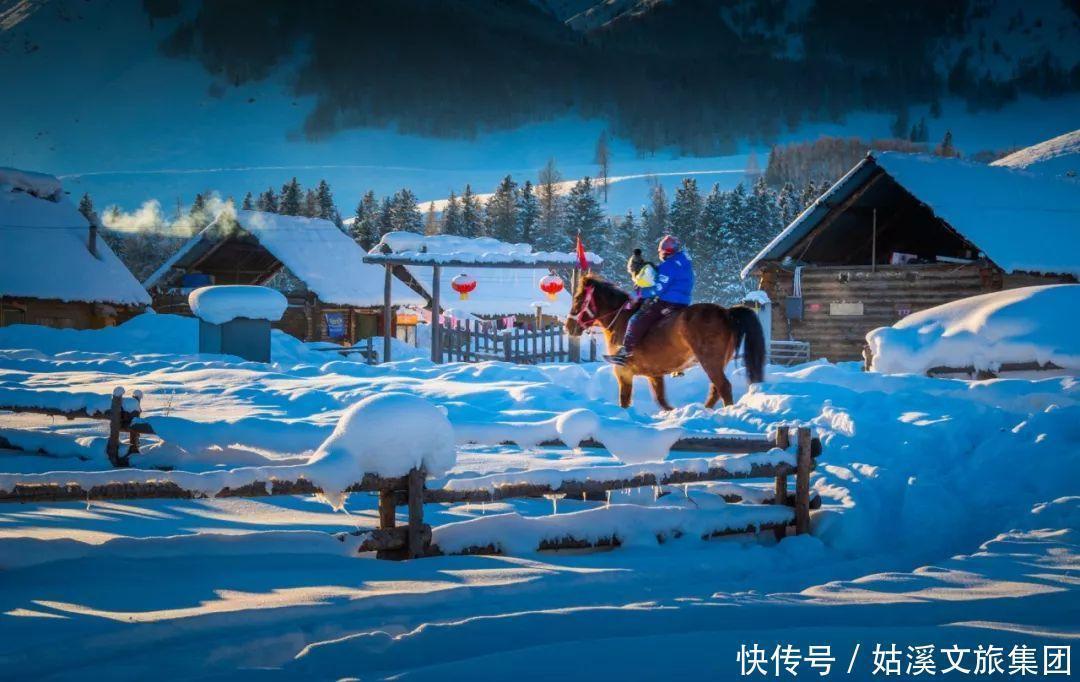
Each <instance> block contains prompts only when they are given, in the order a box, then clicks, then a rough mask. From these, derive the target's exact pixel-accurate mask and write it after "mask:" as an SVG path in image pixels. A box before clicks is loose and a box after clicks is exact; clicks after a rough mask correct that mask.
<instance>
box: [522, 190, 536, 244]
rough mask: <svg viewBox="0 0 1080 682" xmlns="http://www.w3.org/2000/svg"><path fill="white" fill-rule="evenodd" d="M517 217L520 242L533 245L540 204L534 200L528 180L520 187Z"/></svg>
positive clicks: (534, 194) (534, 193)
mask: <svg viewBox="0 0 1080 682" xmlns="http://www.w3.org/2000/svg"><path fill="white" fill-rule="evenodd" d="M517 215H518V234H519V235H521V241H523V242H525V243H526V244H534V245H535V240H536V227H537V221H539V220H540V202H539V201H538V200H537V198H536V192H535V191H533V184H532V181H530V180H526V181H525V184H524V185H522V186H521V194H520V195H519V196H518V207H517Z"/></svg>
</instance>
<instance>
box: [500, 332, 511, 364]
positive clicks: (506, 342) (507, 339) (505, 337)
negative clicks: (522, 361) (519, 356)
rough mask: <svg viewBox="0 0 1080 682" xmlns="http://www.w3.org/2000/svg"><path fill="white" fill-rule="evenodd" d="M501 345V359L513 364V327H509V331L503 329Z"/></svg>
mask: <svg viewBox="0 0 1080 682" xmlns="http://www.w3.org/2000/svg"><path fill="white" fill-rule="evenodd" d="M502 344H503V359H504V360H506V362H513V361H514V354H513V345H514V329H513V327H511V328H510V329H504V330H503V333H502Z"/></svg>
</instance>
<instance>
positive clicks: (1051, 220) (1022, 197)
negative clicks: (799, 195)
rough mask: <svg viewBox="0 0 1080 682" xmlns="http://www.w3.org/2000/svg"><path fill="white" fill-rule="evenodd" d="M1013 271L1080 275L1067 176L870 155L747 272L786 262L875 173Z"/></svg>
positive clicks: (1077, 206) (1073, 195) (1075, 197)
mask: <svg viewBox="0 0 1080 682" xmlns="http://www.w3.org/2000/svg"><path fill="white" fill-rule="evenodd" d="M878 168H880V169H881V170H883V171H885V173H886V174H887V175H889V176H890V177H891V178H892V179H893V180H895V181H896V182H897V183H898V184H899V185H901V186H902V187H903V188H904V189H905V190H907V191H908V192H910V193H911V195H912V196H914V197H915V198H916V199H917V200H919V201H920V202H922V203H923V204H925V205H926V206H927V207H928V208H929V209H930V211H931V212H932V213H933V214H934V215H935V216H937V217H938V218H940V219H941V220H943V221H944V222H945V223H947V224H948V225H949V226H950V227H951V228H952V229H954V230H955V231H956V232H957V233H959V234H960V235H961V236H963V237H964V238H965V239H966V240H967V241H969V242H971V243H972V244H974V245H975V246H976V247H977V248H979V249H980V250H981V251H982V252H983V253H984V254H985V255H986V257H987V258H989V259H990V260H991V261H993V262H994V263H995V264H997V265H998V267H1000V268H1001V269H1003V270H1005V271H1006V272H1040V273H1054V274H1071V275H1075V276H1080V229H1077V226H1078V225H1080V185H1078V184H1077V183H1074V182H1070V181H1069V180H1066V179H1063V178H1057V177H1053V176H1048V175H1038V174H1034V173H1027V172H1023V171H1018V170H1014V169H1011V168H1003V167H1000V166H987V165H983V164H976V163H970V162H967V161H962V160H959V159H948V158H941V157H936V156H926V155H923V154H900V153H896V152H884V153H881V154H878V155H876V156H874V155H868V156H867V157H866V158H865V159H863V160H862V161H860V162H859V163H858V164H857V165H856V166H855V167H854V168H852V169H851V170H850V171H848V172H847V174H846V175H844V177H842V178H840V180H838V181H837V182H836V184H834V185H833V186H832V187H830V188H829V189H828V190H827V191H826V192H825V193H824V194H822V195H821V196H820V197H818V199H817V200H816V201H815V202H814V203H813V204H811V205H810V206H809V207H807V209H806V210H805V211H803V212H802V213H801V214H800V215H799V216H798V217H797V218H796V219H795V220H794V221H792V223H791V224H790V225H788V226H787V228H786V229H784V230H783V231H782V232H781V233H780V234H779V235H777V236H776V238H775V239H773V240H772V241H771V242H770V243H769V245H768V246H766V247H765V248H764V249H762V251H761V253H759V254H758V255H757V256H755V257H754V259H753V260H751V261H750V262H749V263H748V264H747V265H746V267H745V268H743V270H742V276H743V277H746V276H747V275H749V274H750V273H751V272H752V271H753V269H754V268H755V267H756V266H757V265H758V263H760V262H761V261H765V260H780V259H782V258H784V257H785V256H787V255H788V252H789V250H790V249H791V248H792V247H793V246H795V244H797V243H798V242H799V241H800V240H801V239H802V238H803V237H804V236H806V235H807V234H808V233H809V232H810V231H811V230H813V229H814V228H815V227H816V226H817V225H818V224H819V223H820V221H821V220H822V219H823V218H824V217H825V215H826V214H828V212H829V211H830V210H831V209H832V208H833V207H834V206H836V205H837V204H838V203H840V202H842V201H844V200H845V199H846V198H848V197H849V196H851V195H852V194H853V193H854V192H855V191H856V190H857V189H858V188H859V187H860V186H861V185H862V184H863V183H864V182H865V181H866V180H867V179H869V178H870V177H871V175H872V174H873V173H874V171H875V170H876V169H878Z"/></svg>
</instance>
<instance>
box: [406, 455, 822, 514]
mask: <svg viewBox="0 0 1080 682" xmlns="http://www.w3.org/2000/svg"><path fill="white" fill-rule="evenodd" d="M807 452H809V450H808V451H807ZM810 467H811V468H813V459H812V458H811V460H810ZM795 473H796V468H795V467H794V466H792V465H790V464H753V465H751V467H750V468H749V470H746V471H742V470H739V471H730V470H728V469H725V468H724V467H719V466H718V467H710V468H709V469H708V470H707V471H678V470H676V471H672V472H669V473H667V474H664V475H663V476H661V477H660V478H659V479H657V477H656V475H655V474H653V473H644V474H638V475H636V476H633V477H631V478H625V479H612V480H595V479H584V480H564V481H562V482H561V484H560V485H559V486H558V487H555V488H553V487H552V486H551V485H549V484H547V483H517V484H507V485H502V486H495V487H490V486H488V487H484V488H474V489H465V490H445V489H439V490H428V491H427V493H426V494H425V499H426V500H427V501H428V502H493V501H496V500H503V499H508V498H512V497H543V496H544V495H549V494H552V493H562V494H564V495H566V496H567V497H571V498H574V499H582V498H583V497H584V499H590V500H604V499H606V498H607V493H608V491H610V490H623V489H625V488H640V487H644V486H655V485H677V484H680V483H698V482H702V481H728V480H739V479H748V478H774V477H777V476H789V475H792V474H795ZM807 504H808V505H809V498H807Z"/></svg>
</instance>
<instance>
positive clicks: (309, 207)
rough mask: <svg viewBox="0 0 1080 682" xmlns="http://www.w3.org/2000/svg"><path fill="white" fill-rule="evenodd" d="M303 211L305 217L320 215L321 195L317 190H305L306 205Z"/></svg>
mask: <svg viewBox="0 0 1080 682" xmlns="http://www.w3.org/2000/svg"><path fill="white" fill-rule="evenodd" d="M301 211H302V213H303V214H304V217H305V218H318V217H319V197H318V195H316V194H315V190H313V189H309V190H307V191H306V192H304V206H303V208H302V209H301Z"/></svg>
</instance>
